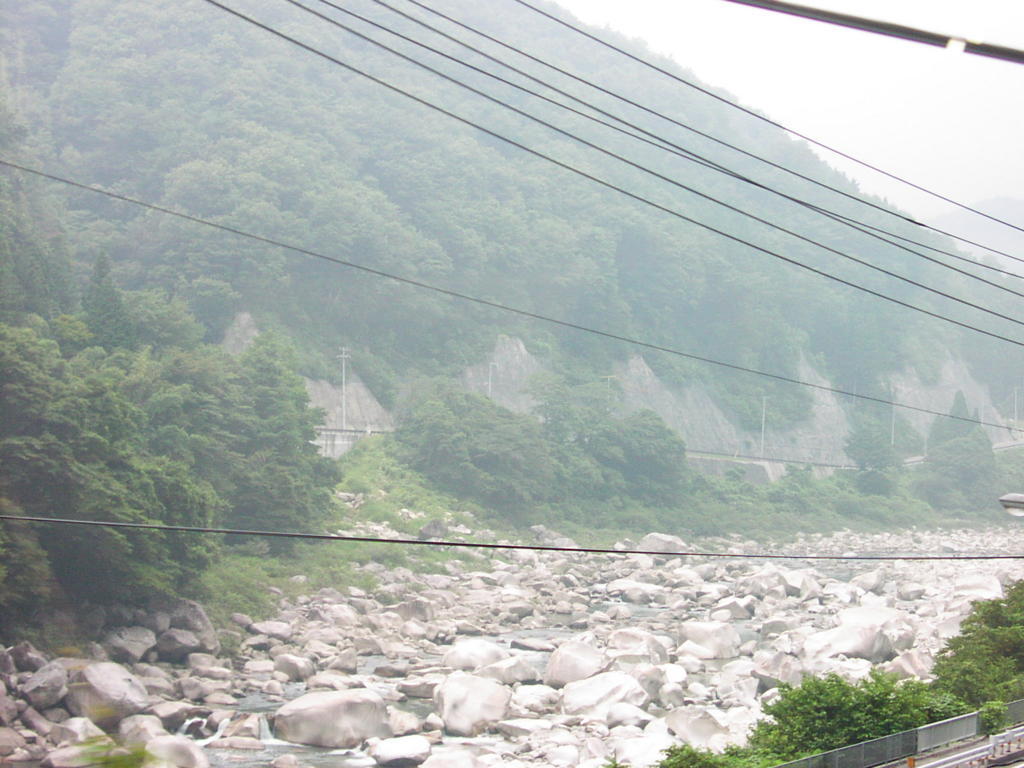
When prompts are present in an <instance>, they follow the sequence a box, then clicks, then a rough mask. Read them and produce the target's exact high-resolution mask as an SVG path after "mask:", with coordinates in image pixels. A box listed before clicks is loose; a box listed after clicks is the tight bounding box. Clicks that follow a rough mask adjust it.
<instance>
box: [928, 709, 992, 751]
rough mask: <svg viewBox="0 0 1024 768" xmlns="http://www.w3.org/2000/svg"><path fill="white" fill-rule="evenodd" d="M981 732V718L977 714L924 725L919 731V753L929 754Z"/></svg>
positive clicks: (972, 713) (973, 713)
mask: <svg viewBox="0 0 1024 768" xmlns="http://www.w3.org/2000/svg"><path fill="white" fill-rule="evenodd" d="M980 732H981V716H980V715H979V714H978V713H977V712H971V713H969V714H966V715H960V716H958V717H951V718H949V719H948V720H940V721H939V722H937V723H929V724H928V725H922V726H921V727H920V728H918V729H917V751H918V752H927V751H928V750H929V749H935V747H941V746H942V745H943V744H952V743H953V742H954V741H962V740H963V739H969V738H971V737H972V736H977V735H978V734H979V733H980Z"/></svg>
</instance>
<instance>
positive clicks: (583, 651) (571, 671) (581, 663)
mask: <svg viewBox="0 0 1024 768" xmlns="http://www.w3.org/2000/svg"><path fill="white" fill-rule="evenodd" d="M607 666H608V657H607V656H605V655H604V653H602V652H601V651H599V650H597V649H596V648H594V647H593V646H590V645H587V644H586V643H581V642H579V641H577V640H569V641H568V642H565V643H562V644H561V645H560V646H558V648H556V649H555V651H554V653H552V654H551V656H550V657H549V658H548V665H547V668H546V669H545V670H544V684H545V685H550V686H551V687H552V688H561V687H562V686H563V685H566V684H568V683H572V682H575V681H576V680H583V679H584V678H587V677H592V676H593V675H596V674H597V673H598V672H601V671H602V670H604V669H605V668H607Z"/></svg>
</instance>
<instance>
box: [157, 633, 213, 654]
mask: <svg viewBox="0 0 1024 768" xmlns="http://www.w3.org/2000/svg"><path fill="white" fill-rule="evenodd" d="M202 647H203V644H202V642H201V641H200V640H199V637H198V635H196V633H195V632H193V631H192V630H189V629H180V628H175V627H172V628H171V629H168V630H167V631H166V632H164V633H163V634H161V635H160V637H158V638H157V641H156V650H157V653H159V654H160V658H161V659H165V660H166V661H181V660H183V659H184V658H186V657H187V656H188V655H189V654H190V653H194V652H196V651H198V650H201V649H202Z"/></svg>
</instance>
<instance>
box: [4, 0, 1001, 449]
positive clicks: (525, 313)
mask: <svg viewBox="0 0 1024 768" xmlns="http://www.w3.org/2000/svg"><path fill="white" fill-rule="evenodd" d="M211 1H212V0H207V2H211ZM0 165H5V166H7V167H9V168H14V169H17V170H19V171H22V172H24V173H29V174H32V175H34V176H38V177H40V178H44V179H49V180H51V181H56V182H60V183H62V184H67V185H68V186H71V187H75V188H76V189H81V190H83V191H86V192H93V193H95V194H98V195H104V196H105V197H109V198H112V199H114V200H120V201H122V202H125V203H130V204H132V205H137V206H139V207H140V208H146V209H149V210H152V211H156V212H158V213H163V214H166V215H168V216H174V217H176V218H179V219H183V220H184V221H190V222H192V223H194V224H201V225H203V226H206V227H210V228H212V229H217V230H220V231H222V232H227V233H230V234H232V235H237V236H238V237H244V238H247V239H249V240H253V241H256V242H259V243H263V244H265V245H272V246H274V247H275V248H282V249H284V250H287V251H292V252H294V253H298V254H302V255H303V256H309V257H311V258H315V259H320V260H322V261H326V262H329V263H331V264H337V265H339V266H343V267H348V268H350V269H355V270H358V271H360V272H365V273H367V274H371V275H375V276H377V277H383V278H387V279H388V280H394V281H395V282H398V283H403V284H405V285H410V286H413V287H416V288H422V289H423V290H427V291H432V292H434V293H439V294H442V295H444V296H449V297H451V298H455V299H460V300H462V301H468V302H472V303H474V304H479V305H481V306H485V307H490V308H491V309H497V310H500V311H502V312H508V313H509V314H513V315H518V316H520V317H527V318H530V319H532V320H539V321H541V322H545V323H551V324H552V325H557V326H560V327H563V328H569V329H572V330H575V331H580V332H582V333H590V334H593V335H595V336H600V337H602V338H606V339H612V340H613V341H619V342H622V343H624V344H630V345H632V346H636V347H641V348H643V349H650V350H653V351H656V352H664V353H665V354H669V355H674V356H676V357H682V358H685V359H687V360H694V361H696V362H700V363H706V364H708V365H715V366H718V367H721V368H726V369H728V370H732V371H738V372H741V373H748V374H751V375H754V376H762V377H764V378H767V379H772V380H774V381H779V382H783V383H786V384H794V385H797V386H802V387H808V388H810V389H815V390H818V391H819V392H829V393H831V394H834V395H842V396H843V397H850V398H854V399H856V400H864V401H866V402H872V403H878V404H880V405H889V406H892V407H895V408H903V409H905V410H908V411H915V412H917V413H925V414H928V415H930V416H940V417H942V418H947V419H953V420H955V421H962V422H966V423H968V424H977V425H980V426H985V427H995V428H996V429H1006V430H1008V431H1009V430H1010V427H1008V426H1007V425H1005V424H996V423H994V422H988V421H982V420H980V419H972V418H970V417H968V416H958V415H956V414H952V413H943V412H942V411H935V410H932V409H930V408H922V407H920V406H916V405H909V404H906V403H898V402H896V401H894V400H888V399H886V398H884V397H875V396H873V395H865V394H860V393H858V392H850V391H847V390H844V389H839V388H838V387H829V386H826V385H824V384H816V383H814V382H812V381H804V380H803V379H797V378H793V377H790V376H784V375H782V374H778V373H770V372H768V371H761V370H758V369H756V368H749V367H747V366H743V365H738V364H736V363H729V362H725V361H723V360H716V359H714V358H710V357H704V356H702V355H697V354H693V353H691V352H684V351H682V350H679V349H674V348H672V347H666V346H662V345H660V344H654V343H653V342H648V341H642V340H640V339H634V338H631V337H629V336H623V335H621V334H617V333H612V332H610V331H602V330H600V329H598V328H591V327H589V326H585V325H581V324H579V323H573V322H570V321H568V320H560V319H558V318H555V317H550V316H548V315H542V314H539V313H537V312H531V311H529V310H526V309H520V308H518V307H513V306H510V305H507V304H501V303H499V302H496V301H491V300H490V299H483V298H480V297H478V296H472V295H470V294H466V293H461V292H459V291H455V290H452V289H450V288H444V287H442V286H439V285H433V284H431V283H425V282H423V281H421V280H415V279H413V278H409V277H403V276H401V275H396V274H394V273H392V272H386V271H384V270H382V269H376V268H374V267H370V266H367V265H365V264H359V263H356V262H353V261H347V260H345V259H340V258H337V257H335V256H329V255H327V254H324V253H320V252H318V251H313V250H310V249H309V248H303V247H301V246H298V245H292V244H290V243H286V242H283V241H281V240H275V239H274V238H270V237H265V236H264V235H258V234H255V233H253V232H247V231H246V230H243V229H238V228H237V227H232V226H229V225H227V224H219V223H217V222H214V221H210V220H208V219H203V218H200V217H198V216H193V215H191V214H188V213H183V212H181V211H176V210H174V209H172V208H166V207H164V206H161V205H156V204H155V203H148V202H145V201H143V200H139V199H137V198H133V197H129V196H127V195H122V194H119V193H117V192H111V191H109V190H106V189H102V188H100V187H94V186H91V185H89V184H83V183H82V182H79V181H74V180H72V179H68V178H65V177H63V176H57V175H56V174H52V173H47V172H45V171H41V170H38V169H36V168H30V167H28V166H25V165H21V164H20V163H15V162H13V161H11V160H5V159H3V158H0Z"/></svg>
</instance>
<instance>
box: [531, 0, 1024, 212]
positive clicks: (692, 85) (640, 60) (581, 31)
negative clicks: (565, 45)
mask: <svg viewBox="0 0 1024 768" xmlns="http://www.w3.org/2000/svg"><path fill="white" fill-rule="evenodd" d="M512 2H515V3H518V4H519V5H521V6H523V7H524V8H529V9H530V10H531V11H533V12H534V13H538V14H540V15H541V16H544V17H546V18H548V19H551V20H552V21H554V22H556V23H557V24H561V25H562V26H563V27H567V28H568V29H571V30H573V31H574V32H576V33H578V34H580V35H583V36H584V37H586V38H588V39H590V40H593V41H594V42H596V43H598V44H599V45H602V46H604V47H605V48H610V49H611V50H613V51H616V52H617V53H619V54H621V55H623V56H625V57H627V58H628V59H631V60H632V61H635V62H637V63H638V64H642V65H643V66H645V67H647V68H649V69H653V70H654V71H655V72H659V73H660V74H662V75H665V76H666V77H669V78H671V79H672V80H675V81H676V82H678V83H681V84H682V85H686V86H688V87H690V88H693V89H694V90H696V91H699V92H701V93H703V94H704V95H706V96H710V97H711V98H713V99H715V100H717V101H720V102H722V103H723V104H727V105H729V106H730V107H733V108H734V109H738V110H740V111H741V112H744V113H746V114H748V115H750V116H751V117H755V118H757V119H758V120H761V121H763V122H765V123H768V124H769V125H772V126H775V127H776V128H779V129H781V130H783V131H786V132H787V133H789V134H792V135H793V136H796V137H798V138H801V139H803V140H804V141H807V142H809V143H811V144H813V145H814V146H816V147H821V148H822V149H824V150H827V151H829V152H832V153H834V154H836V155H838V156H839V157H842V158H844V159H846V160H850V161H851V162H854V163H857V164H858V165H860V166H862V167H864V168H867V169H869V170H872V171H875V172H876V173H880V174H882V175H883V176H886V177H888V178H890V179H893V180H894V181H898V182H900V183H902V184H906V185H907V186H909V187H912V188H913V189H916V190H918V191H920V192H924V193H925V194H928V195H931V196H932V197H935V198H937V199H939V200H942V201H943V202H946V203H949V204H950V205H955V206H956V207H958V208H962V209H963V210H965V211H970V212H971V213H974V214H977V215H978V216H982V217H984V218H986V219H989V220H990V221H994V222H996V223H997V224H1002V225H1003V226H1006V227H1010V228H1011V229H1016V230H1017V231H1019V232H1024V227H1021V226H1018V225H1016V224H1011V223H1010V222H1008V221H1004V220H1003V219H1000V218H997V217H995V216H992V215H991V214H988V213H985V212H984V211H980V210H978V209H977V208H972V207H971V206H969V205H967V204H965V203H961V202H958V201H956V200H954V199H952V198H950V197H946V196H945V195H942V194H940V193H938V192H934V191H932V190H930V189H927V188H926V187H923V186H921V185H919V184H915V183H914V182H912V181H909V180H908V179H905V178H903V177H901V176H898V175H897V174H895V173H891V172H889V171H886V170H883V169H882V168H879V167H877V166H875V165H871V164H870V163H868V162H866V161H864V160H860V159H858V158H856V157H854V156H853V155H850V154H847V153H846V152H842V151H840V150H838V149H836V148H835V147H831V146H829V145H828V144H825V143H823V142H820V141H818V140H816V139H812V138H811V137H810V136H807V135H806V134H803V133H800V132H799V131H796V130H794V129H792V128H789V127H787V126H785V125H783V124H782V123H779V122H776V121H775V120H772V119H771V118H770V117H766V116H765V115H761V114H758V113H757V112H756V111H754V110H752V109H748V108H747V107H744V106H743V105H741V104H737V103H736V102H734V101H731V100H730V99H727V98H725V97H724V96H720V95H719V94H717V93H715V92H714V91H711V90H710V89H708V88H703V87H701V86H699V85H697V84H696V83H694V82H691V81H689V80H687V79H686V78H684V77H680V76H679V75H677V74H675V73H674V72H671V71H670V70H667V69H665V68H664V67H659V66H658V65H657V64H654V63H652V62H650V61H647V60H646V59H644V58H643V57H642V56H637V55H636V54H633V53H630V52H629V51H627V50H625V49H624V48H621V47H619V46H617V45H615V44H613V43H609V42H607V41H606V40H602V39H601V38H600V37H598V36H597V35H594V34H591V33H590V32H587V31H586V30H585V29H581V28H580V27H578V26H576V25H575V24H572V23H571V22H568V21H566V20H564V19H560V18H559V17H558V16H556V15H554V14H553V13H548V12H547V11H544V10H542V9H540V8H538V7H537V6H535V5H532V4H531V3H528V2H527V1H526V0H512ZM915 223H916V222H915Z"/></svg>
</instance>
